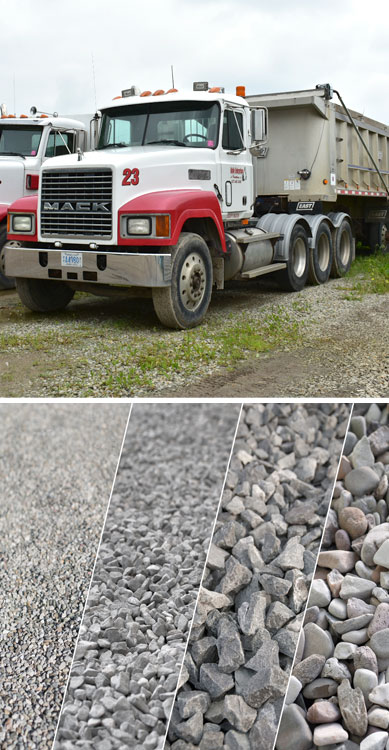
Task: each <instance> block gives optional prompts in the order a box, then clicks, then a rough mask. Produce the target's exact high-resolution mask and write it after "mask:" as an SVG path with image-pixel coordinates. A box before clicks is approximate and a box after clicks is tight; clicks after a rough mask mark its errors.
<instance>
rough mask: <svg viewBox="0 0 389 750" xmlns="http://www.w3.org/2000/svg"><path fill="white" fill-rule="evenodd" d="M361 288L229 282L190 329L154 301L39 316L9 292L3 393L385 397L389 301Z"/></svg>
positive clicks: (0, 356)
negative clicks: (162, 317) (161, 315)
mask: <svg viewBox="0 0 389 750" xmlns="http://www.w3.org/2000/svg"><path fill="white" fill-rule="evenodd" d="M354 283H355V281H354V280H353V279H350V278H345V279H333V280H331V281H330V282H329V283H327V284H324V285H322V286H320V287H310V286H307V287H306V288H305V289H303V291H302V292H299V293H297V294H287V293H285V292H281V291H280V290H279V289H278V288H277V286H276V284H275V282H274V281H272V280H271V278H270V277H269V279H267V280H261V281H258V280H253V281H251V282H247V283H244V284H238V283H236V282H235V283H230V284H229V285H228V288H226V289H225V290H224V291H222V292H218V293H216V294H215V295H214V296H213V299H212V303H211V306H210V310H209V313H208V316H207V318H206V321H205V322H204V324H203V325H202V326H200V327H199V328H197V329H194V330H192V331H189V332H188V331H186V332H185V331H168V330H166V329H164V328H162V327H161V326H159V324H157V322H156V320H155V316H154V313H153V308H152V303H151V300H147V299H146V300H144V299H127V298H121V299H118V300H114V299H104V298H97V297H92V296H86V295H84V296H82V297H78V298H76V299H75V300H74V301H73V302H72V303H71V304H70V305H69V308H68V309H67V310H66V311H64V312H63V313H60V314H56V315H52V316H39V315H36V314H32V313H30V312H28V311H26V310H25V309H24V308H22V306H21V305H20V303H19V302H18V297H17V295H16V294H15V293H14V292H2V293H1V294H0V394H1V395H2V396H14V397H20V396H44V397H46V396H157V397H167V398H170V397H176V396H178V397H184V398H186V397H188V396H194V397H200V398H202V397H207V396H210V397H215V398H218V397H219V396H220V397H237V398H244V397H246V396H251V397H254V398H261V397H271V398H281V397H290V398H296V397H302V398H309V397H326V398H333V397H334V398H353V397H358V398H370V397H371V398H375V397H377V398H378V397H385V396H386V395H387V393H388V392H389V326H388V325H387V319H388V295H387V294H386V295H373V294H363V296H359V295H358V294H356V293H354V292H353V291H352V290H353V285H354ZM360 283H361V285H362V288H363V284H364V281H363V280H362V281H361V282H360ZM262 340H263V341H264V346H262V344H261V343H260V342H261V341H262ZM257 343H258V351H256V344H257ZM250 347H251V348H250ZM275 373H276V376H275Z"/></svg>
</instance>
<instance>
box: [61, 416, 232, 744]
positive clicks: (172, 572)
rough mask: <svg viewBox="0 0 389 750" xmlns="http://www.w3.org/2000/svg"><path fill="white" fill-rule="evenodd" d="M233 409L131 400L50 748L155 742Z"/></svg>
mask: <svg viewBox="0 0 389 750" xmlns="http://www.w3.org/2000/svg"><path fill="white" fill-rule="evenodd" d="M239 410H240V407H239V406H238V405H237V404H194V403H192V404H163V405H161V404H136V405H135V406H134V407H133V412H132V415H131V420H130V423H129V430H128V433H127V436H126V441H125V445H124V449H123V453H122V457H121V461H120V466H119V470H118V475H117V479H116V483H115V488H114V492H113V495H112V500H111V504H110V509H109V513H108V516H107V522H106V526H105V529H104V534H103V539H102V544H101V546H100V550H99V553H98V557H97V562H96V568H95V572H94V576H93V581H92V586H91V590H90V594H89V598H88V602H87V607H86V610H85V615H84V618H83V622H82V626H81V629H80V638H79V641H78V645H77V649H76V653H75V659H74V662H73V666H72V670H71V676H70V681H69V685H68V690H67V694H66V699H65V703H64V707H63V711H62V714H61V719H60V723H59V728H58V732H57V738H56V742H55V748H56V750H72V749H73V748H93V750H95V749H96V750H114V749H115V748H117V749H118V750H125V748H133V749H134V750H153V749H154V748H161V747H162V744H163V740H164V736H165V733H166V723H167V718H168V717H169V714H170V710H171V705H172V700H173V695H174V692H175V689H176V684H177V679H178V673H179V668H180V665H181V663H182V659H183V654H184V649H185V645H186V641H187V637H188V630H189V624H190V622H191V619H192V615H193V610H194V604H195V600H196V597H197V593H198V588H199V584H200V580H201V575H202V572H203V569H204V564H205V558H206V552H207V549H208V546H209V539H210V535H211V531H212V525H213V522H214V519H215V515H216V511H217V505H218V502H219V498H220V494H221V490H222V485H223V478H224V475H225V472H226V469H227V463H228V457H229V454H230V450H231V446H232V441H233V437H234V432H235V428H236V424H237V420H238V415H239Z"/></svg>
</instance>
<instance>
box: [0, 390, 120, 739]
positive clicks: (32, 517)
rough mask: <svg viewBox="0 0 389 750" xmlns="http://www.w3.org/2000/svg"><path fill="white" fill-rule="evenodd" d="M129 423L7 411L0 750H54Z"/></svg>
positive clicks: (0, 412)
mask: <svg viewBox="0 0 389 750" xmlns="http://www.w3.org/2000/svg"><path fill="white" fill-rule="evenodd" d="M128 413H129V407H128V405H125V404H96V403H94V404H2V405H1V406H0V417H1V427H2V440H1V444H2V445H1V455H0V475H1V481H2V499H1V506H2V508H1V510H2V513H1V516H0V559H1V563H2V564H1V572H0V613H1V615H0V617H1V634H0V654H1V655H0V683H1V688H0V716H1V722H0V746H1V747H2V748H7V750H11V749H12V748H15V749H17V750H22V749H23V750H30V749H32V748H39V749H40V750H46V749H49V748H51V747H52V744H53V738H54V733H55V728H56V724H57V721H58V716H59V712H60V708H61V703H62V699H63V694H64V691H65V686H66V680H67V677H68V673H69V669H70V665H71V661H72V656H73V651H74V646H75V643H76V639H77V633H78V630H79V626H80V622H81V617H82V612H83V608H84V604H85V600H86V596H87V591H88V586H89V581H90V577H91V573H92V569H93V563H94V559H95V555H96V551H97V547H98V543H99V539H100V535H101V529H102V525H103V522H104V516H105V512H106V509H107V505H108V500H109V495H110V491H111V487H112V482H113V479H114V475H115V470H116V466H117V462H118V458H119V453H120V447H121V443H122V440H123V435H124V430H125V426H126V422H127V417H128Z"/></svg>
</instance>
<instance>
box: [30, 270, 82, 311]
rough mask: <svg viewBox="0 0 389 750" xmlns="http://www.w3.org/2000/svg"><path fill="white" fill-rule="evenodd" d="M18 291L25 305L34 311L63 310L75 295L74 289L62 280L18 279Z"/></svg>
mask: <svg viewBox="0 0 389 750" xmlns="http://www.w3.org/2000/svg"><path fill="white" fill-rule="evenodd" d="M16 291H17V293H18V295H19V297H20V299H21V301H22V302H23V305H25V306H26V307H28V308H29V310H32V311H33V312H54V311H55V310H63V308H64V307H66V305H68V304H69V302H70V300H71V299H72V298H73V296H74V290H73V289H71V288H70V286H67V285H66V284H64V283H63V282H62V281H45V280H44V279H22V278H19V279H16Z"/></svg>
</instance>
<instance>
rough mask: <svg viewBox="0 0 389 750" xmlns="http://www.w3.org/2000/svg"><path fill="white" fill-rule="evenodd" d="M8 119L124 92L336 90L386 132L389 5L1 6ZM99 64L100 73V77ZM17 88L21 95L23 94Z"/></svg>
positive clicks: (186, 2) (41, 0) (359, 0)
mask: <svg viewBox="0 0 389 750" xmlns="http://www.w3.org/2000/svg"><path fill="white" fill-rule="evenodd" d="M1 8H2V14H1V21H2V24H1V25H2V34H1V56H0V70H1V91H0V101H2V102H5V103H6V104H7V106H8V111H9V112H13V111H14V88H15V101H16V113H17V114H20V113H22V112H24V113H27V114H28V112H29V109H30V106H31V105H33V104H34V105H35V106H37V107H38V109H42V110H45V109H46V110H47V111H49V112H50V111H54V110H58V111H59V112H60V113H61V114H71V113H81V112H93V111H95V109H96V104H95V90H94V78H95V81H96V100H97V107H102V106H104V105H107V104H109V102H110V100H111V99H112V97H114V96H116V95H118V94H120V92H121V90H122V89H123V88H127V87H128V86H130V85H132V84H135V85H138V86H140V88H141V89H142V90H144V89H151V90H152V91H154V90H155V89H157V88H162V89H165V90H166V89H168V88H170V86H171V74H170V66H171V65H173V66H174V77H175V85H176V88H179V89H185V88H192V82H193V81H195V80H198V81H204V80H205V81H208V82H209V83H210V85H221V86H224V87H225V88H226V90H227V91H231V92H234V91H235V86H236V85H237V84H243V85H245V86H246V91H247V93H248V94H249V93H250V94H258V93H268V92H275V91H288V90H294V89H304V88H312V87H314V86H315V85H316V84H317V83H326V82H330V83H331V84H332V85H333V86H334V87H335V88H336V89H338V90H339V92H340V93H341V95H342V97H343V98H344V100H345V102H346V104H348V106H349V107H351V108H352V109H356V110H358V111H362V112H364V113H365V114H366V115H368V116H370V117H373V118H375V119H377V120H381V121H382V122H385V123H387V124H389V85H388V83H389V41H388V19H389V12H388V0H370V2H368V3H366V2H365V1H363V0H323V2H320V0H319V2H318V0H316V1H315V0H293V1H292V0H276V1H275V2H274V3H273V6H271V5H270V3H269V1H268V0H264V1H262V0H233V1H232V0H181V1H179V0H162V1H161V2H158V1H157V0H143V2H142V0H137V2H133V0H94V2H90V0H62V2H55V1H54V0H50V1H49V0H34V2H32V0H31V1H30V0H14V1H13V2H12V3H10V2H9V0H7V2H5V1H4V0H1ZM92 56H93V60H94V73H95V76H93V67H92ZM14 82H15V84H14Z"/></svg>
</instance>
